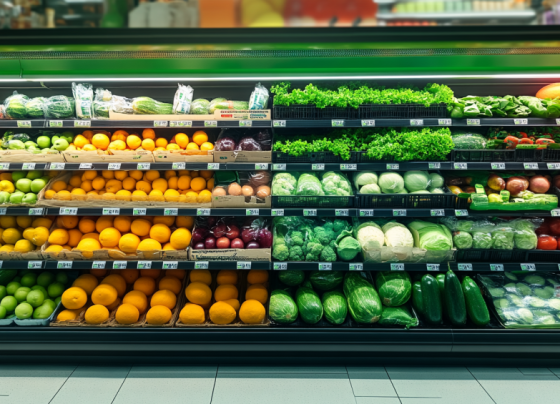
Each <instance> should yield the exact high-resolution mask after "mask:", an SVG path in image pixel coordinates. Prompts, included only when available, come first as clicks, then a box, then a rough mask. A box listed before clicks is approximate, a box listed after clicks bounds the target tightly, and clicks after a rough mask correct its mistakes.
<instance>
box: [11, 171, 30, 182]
mask: <svg viewBox="0 0 560 404" xmlns="http://www.w3.org/2000/svg"><path fill="white" fill-rule="evenodd" d="M26 175H27V172H25V171H14V172H13V173H12V182H17V181H18V180H20V179H22V178H25V176H26Z"/></svg>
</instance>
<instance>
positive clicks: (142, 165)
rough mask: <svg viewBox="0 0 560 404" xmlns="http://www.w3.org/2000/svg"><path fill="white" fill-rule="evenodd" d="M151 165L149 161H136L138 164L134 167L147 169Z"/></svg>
mask: <svg viewBox="0 0 560 404" xmlns="http://www.w3.org/2000/svg"><path fill="white" fill-rule="evenodd" d="M150 167H151V164H150V163H138V166H137V167H136V169H137V170H149V169H150Z"/></svg>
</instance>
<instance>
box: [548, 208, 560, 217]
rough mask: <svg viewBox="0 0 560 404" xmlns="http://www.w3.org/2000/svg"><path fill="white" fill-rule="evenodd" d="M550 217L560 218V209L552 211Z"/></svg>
mask: <svg viewBox="0 0 560 404" xmlns="http://www.w3.org/2000/svg"><path fill="white" fill-rule="evenodd" d="M550 216H560V209H552V210H551V211H550Z"/></svg>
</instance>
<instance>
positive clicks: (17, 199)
mask: <svg viewBox="0 0 560 404" xmlns="http://www.w3.org/2000/svg"><path fill="white" fill-rule="evenodd" d="M24 195H25V194H24V193H23V192H21V191H16V192H14V193H13V194H11V195H10V203H21V201H22V200H23V197H24Z"/></svg>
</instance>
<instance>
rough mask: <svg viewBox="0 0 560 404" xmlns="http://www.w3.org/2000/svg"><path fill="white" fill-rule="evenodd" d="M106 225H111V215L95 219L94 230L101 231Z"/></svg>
mask: <svg viewBox="0 0 560 404" xmlns="http://www.w3.org/2000/svg"><path fill="white" fill-rule="evenodd" d="M107 227H113V217H112V216H101V217H100V218H99V219H97V222H95V230H96V231H97V232H98V233H101V232H102V231H103V230H105V229H106V228H107Z"/></svg>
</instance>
